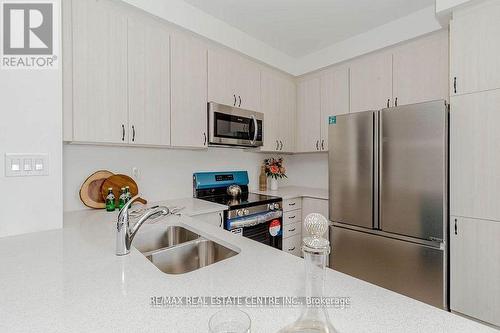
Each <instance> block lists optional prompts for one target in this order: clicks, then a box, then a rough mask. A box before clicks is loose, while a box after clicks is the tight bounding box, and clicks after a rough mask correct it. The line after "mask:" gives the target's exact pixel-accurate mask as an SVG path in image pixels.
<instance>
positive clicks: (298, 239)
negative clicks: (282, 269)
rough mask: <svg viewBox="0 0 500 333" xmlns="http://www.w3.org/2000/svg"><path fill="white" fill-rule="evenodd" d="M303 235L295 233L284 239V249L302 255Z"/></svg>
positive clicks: (295, 254) (298, 255)
mask: <svg viewBox="0 0 500 333" xmlns="http://www.w3.org/2000/svg"><path fill="white" fill-rule="evenodd" d="M301 244H302V236H301V235H295V236H292V237H288V238H284V239H283V251H285V252H287V253H290V254H293V255H294V256H297V257H300V256H301V255H302V247H301Z"/></svg>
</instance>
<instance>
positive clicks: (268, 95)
mask: <svg viewBox="0 0 500 333" xmlns="http://www.w3.org/2000/svg"><path fill="white" fill-rule="evenodd" d="M261 90H262V91H261V98H262V104H261V108H260V110H261V112H263V113H264V146H263V147H262V148H261V150H262V151H281V152H293V151H294V148H295V103H296V102H295V101H296V96H295V83H294V81H292V79H291V78H290V79H289V78H286V77H285V76H284V75H283V74H278V73H275V72H273V71H271V70H264V71H263V72H262V77H261Z"/></svg>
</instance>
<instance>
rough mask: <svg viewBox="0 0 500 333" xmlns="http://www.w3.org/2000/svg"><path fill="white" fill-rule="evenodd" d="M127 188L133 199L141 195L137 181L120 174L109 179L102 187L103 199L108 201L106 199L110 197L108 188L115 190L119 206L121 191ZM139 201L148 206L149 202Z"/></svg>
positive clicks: (140, 199)
mask: <svg viewBox="0 0 500 333" xmlns="http://www.w3.org/2000/svg"><path fill="white" fill-rule="evenodd" d="M127 186H128V187H129V188H130V194H131V195H132V197H135V196H136V195H137V194H139V187H138V186H137V183H136V182H135V180H133V179H132V178H131V177H129V176H127V175H120V174H118V175H112V176H110V177H108V178H107V179H106V180H105V181H104V182H103V184H102V186H101V196H102V199H103V200H104V201H106V197H107V196H108V188H113V194H114V195H115V201H116V204H117V205H118V200H119V199H120V190H121V189H122V187H127ZM137 201H138V202H140V203H142V204H144V205H145V204H147V201H146V200H144V199H142V198H139V199H138V200H137Z"/></svg>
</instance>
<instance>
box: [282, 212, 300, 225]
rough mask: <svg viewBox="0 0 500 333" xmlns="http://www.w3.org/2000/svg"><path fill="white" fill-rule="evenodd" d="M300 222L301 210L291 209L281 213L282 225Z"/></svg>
mask: <svg viewBox="0 0 500 333" xmlns="http://www.w3.org/2000/svg"><path fill="white" fill-rule="evenodd" d="M300 222H302V210H300V209H297V210H291V211H289V212H286V213H283V225H288V224H292V223H300Z"/></svg>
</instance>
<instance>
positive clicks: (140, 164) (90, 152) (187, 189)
mask: <svg viewBox="0 0 500 333" xmlns="http://www.w3.org/2000/svg"><path fill="white" fill-rule="evenodd" d="M266 156H267V155H266V154H259V153H251V152H245V151H243V150H239V149H228V148H219V149H216V148H210V149H209V150H208V151H204V150H198V151H196V150H173V149H155V148H134V147H110V146H108V147H98V146H87V145H65V146H64V210H65V211H72V210H79V209H84V208H85V206H84V205H83V204H82V203H81V201H80V198H79V195H78V191H79V189H80V186H81V184H82V183H83V181H84V180H85V179H86V178H87V177H88V176H89V175H90V174H92V173H93V172H95V171H97V170H100V169H105V170H109V171H111V172H114V173H124V174H128V175H131V174H132V168H133V167H137V168H139V171H140V174H139V179H137V180H136V181H137V183H138V185H139V189H140V191H141V195H142V196H143V197H144V198H145V199H147V200H149V201H152V202H153V201H159V200H166V199H175V198H186V197H192V195H193V182H192V175H193V172H196V171H219V170H222V171H231V170H248V172H249V176H250V185H249V186H250V187H251V188H256V187H258V175H259V172H260V165H261V164H262V162H263V160H264V159H265V158H266ZM283 183H284V184H285V183H286V181H285V182H283Z"/></svg>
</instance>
